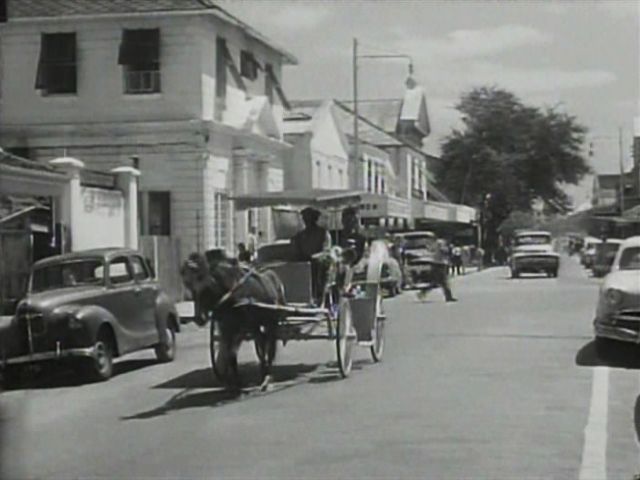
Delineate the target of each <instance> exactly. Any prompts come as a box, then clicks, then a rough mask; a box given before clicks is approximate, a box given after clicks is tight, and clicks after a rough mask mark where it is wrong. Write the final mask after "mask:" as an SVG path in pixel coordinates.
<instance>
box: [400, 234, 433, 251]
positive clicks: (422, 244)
mask: <svg viewBox="0 0 640 480" xmlns="http://www.w3.org/2000/svg"><path fill="white" fill-rule="evenodd" d="M435 244H436V239H435V238H433V237H430V236H424V237H418V236H411V237H405V238H404V246H405V248H406V249H409V250H414V249H418V248H426V249H428V250H430V249H433V247H434V246H435Z"/></svg>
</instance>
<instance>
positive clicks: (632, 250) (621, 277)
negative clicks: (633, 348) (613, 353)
mask: <svg viewBox="0 0 640 480" xmlns="http://www.w3.org/2000/svg"><path fill="white" fill-rule="evenodd" d="M593 326H594V331H595V336H596V342H595V343H596V349H597V350H598V352H599V353H600V354H606V353H609V351H610V350H611V348H615V346H616V341H619V342H628V343H633V344H636V345H637V344H639V343H640V236H636V237H631V238H628V239H626V240H625V241H624V242H623V243H622V245H620V248H619V250H618V253H616V256H615V259H614V260H613V265H612V266H611V272H610V273H609V274H608V275H607V276H606V277H605V279H604V282H603V283H602V285H601V287H600V292H599V296H598V306H597V309H596V318H595V320H594V322H593Z"/></svg>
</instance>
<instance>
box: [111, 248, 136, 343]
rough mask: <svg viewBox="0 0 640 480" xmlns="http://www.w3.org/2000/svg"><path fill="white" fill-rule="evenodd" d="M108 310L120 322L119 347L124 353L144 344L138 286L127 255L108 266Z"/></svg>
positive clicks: (119, 257)
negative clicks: (139, 317) (139, 318)
mask: <svg viewBox="0 0 640 480" xmlns="http://www.w3.org/2000/svg"><path fill="white" fill-rule="evenodd" d="M106 278H107V298H108V303H107V308H108V309H109V310H110V311H111V313H112V314H113V316H114V317H115V318H116V321H117V322H118V330H119V332H120V336H119V337H118V346H119V348H120V350H121V352H122V353H125V352H128V351H131V350H135V349H136V348H139V347H140V345H141V344H142V339H141V333H142V332H141V328H140V326H139V322H138V321H137V318H138V316H139V307H138V302H137V298H138V293H136V290H137V289H138V286H137V285H136V283H135V281H134V279H133V273H132V271H131V265H130V264H129V259H128V257H127V256H126V255H123V256H118V257H115V258H113V259H112V260H111V261H110V262H108V264H107V274H106Z"/></svg>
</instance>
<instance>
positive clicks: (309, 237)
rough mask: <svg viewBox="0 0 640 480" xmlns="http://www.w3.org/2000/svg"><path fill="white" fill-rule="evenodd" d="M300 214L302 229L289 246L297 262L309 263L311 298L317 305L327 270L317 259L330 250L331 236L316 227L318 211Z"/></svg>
mask: <svg viewBox="0 0 640 480" xmlns="http://www.w3.org/2000/svg"><path fill="white" fill-rule="evenodd" d="M300 214H301V215H302V221H303V222H304V229H303V230H301V231H299V232H298V233H296V234H295V235H294V236H293V237H291V245H292V246H293V250H294V254H295V257H296V260H297V261H299V262H311V275H312V279H313V281H312V284H313V297H314V298H315V300H316V302H317V303H318V304H319V303H321V302H322V293H323V290H324V285H325V283H326V281H325V277H326V272H327V269H326V266H325V265H324V264H323V263H322V262H321V261H320V260H319V259H318V254H321V253H323V252H326V251H328V250H329V248H331V236H330V235H329V232H328V231H327V230H326V229H325V228H323V227H321V226H320V225H318V220H319V219H320V211H319V210H316V209H315V208H312V207H307V208H305V209H304V210H302V211H301V212H300Z"/></svg>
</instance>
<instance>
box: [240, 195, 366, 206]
mask: <svg viewBox="0 0 640 480" xmlns="http://www.w3.org/2000/svg"><path fill="white" fill-rule="evenodd" d="M364 195H366V193H365V192H361V191H357V190H284V191H281V192H261V193H257V194H247V195H236V196H235V197H231V200H233V201H234V202H235V207H236V208H237V209H239V210H243V209H247V208H258V207H277V206H287V205H288V206H300V207H302V206H315V207H319V208H322V207H325V208H326V207H347V206H351V205H352V206H354V207H357V206H359V205H360V203H361V202H362V199H363V198H364Z"/></svg>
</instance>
